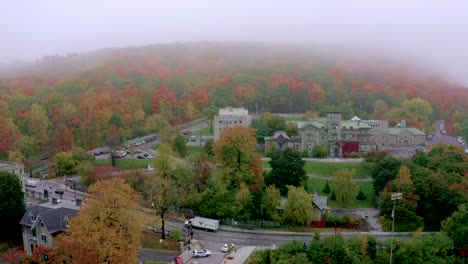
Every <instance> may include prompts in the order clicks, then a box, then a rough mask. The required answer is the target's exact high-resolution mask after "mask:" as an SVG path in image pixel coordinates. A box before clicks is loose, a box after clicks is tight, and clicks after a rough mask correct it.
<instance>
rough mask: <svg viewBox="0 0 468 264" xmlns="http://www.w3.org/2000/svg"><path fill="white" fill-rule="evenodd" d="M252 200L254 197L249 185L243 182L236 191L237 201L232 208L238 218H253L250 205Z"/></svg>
mask: <svg viewBox="0 0 468 264" xmlns="http://www.w3.org/2000/svg"><path fill="white" fill-rule="evenodd" d="M252 200H253V197H252V194H251V192H250V190H249V187H248V186H247V185H245V184H242V185H241V186H240V188H239V189H238V190H237V191H236V193H235V201H234V204H233V206H232V209H231V210H232V213H233V214H234V215H235V216H236V218H237V219H241V220H244V219H245V220H249V219H250V218H251V211H250V210H249V207H250V205H251V204H252Z"/></svg>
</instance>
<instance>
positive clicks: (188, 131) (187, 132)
mask: <svg viewBox="0 0 468 264" xmlns="http://www.w3.org/2000/svg"><path fill="white" fill-rule="evenodd" d="M182 134H184V135H186V136H188V135H190V134H192V131H191V130H185V131H184V132H182Z"/></svg>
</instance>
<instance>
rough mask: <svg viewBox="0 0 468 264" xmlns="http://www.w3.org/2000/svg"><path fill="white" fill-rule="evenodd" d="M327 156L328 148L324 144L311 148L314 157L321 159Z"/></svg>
mask: <svg viewBox="0 0 468 264" xmlns="http://www.w3.org/2000/svg"><path fill="white" fill-rule="evenodd" d="M327 156H328V150H327V148H325V147H324V146H320V145H317V146H315V147H314V148H313V149H312V157H313V158H316V159H323V158H326V157H327Z"/></svg>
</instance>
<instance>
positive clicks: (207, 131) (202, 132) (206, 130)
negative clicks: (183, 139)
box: [192, 126, 213, 135]
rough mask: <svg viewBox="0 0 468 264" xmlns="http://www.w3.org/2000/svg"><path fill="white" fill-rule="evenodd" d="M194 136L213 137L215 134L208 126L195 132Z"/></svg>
mask: <svg viewBox="0 0 468 264" xmlns="http://www.w3.org/2000/svg"><path fill="white" fill-rule="evenodd" d="M192 135H213V133H211V132H210V126H207V127H203V128H201V129H199V130H195V131H193V133H192Z"/></svg>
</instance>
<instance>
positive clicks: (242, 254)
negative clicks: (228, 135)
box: [220, 246, 258, 264]
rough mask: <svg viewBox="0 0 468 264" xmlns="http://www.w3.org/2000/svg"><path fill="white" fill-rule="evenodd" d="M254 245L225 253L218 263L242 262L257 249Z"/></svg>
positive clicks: (236, 263)
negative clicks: (221, 260)
mask: <svg viewBox="0 0 468 264" xmlns="http://www.w3.org/2000/svg"><path fill="white" fill-rule="evenodd" d="M257 248H258V247H256V246H246V247H240V248H237V249H236V250H234V251H232V252H231V253H229V255H227V256H226V257H225V258H224V260H223V262H221V263H220V264H242V263H245V261H246V260H247V258H248V257H249V256H250V255H252V253H253V252H254V251H256V250H257Z"/></svg>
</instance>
